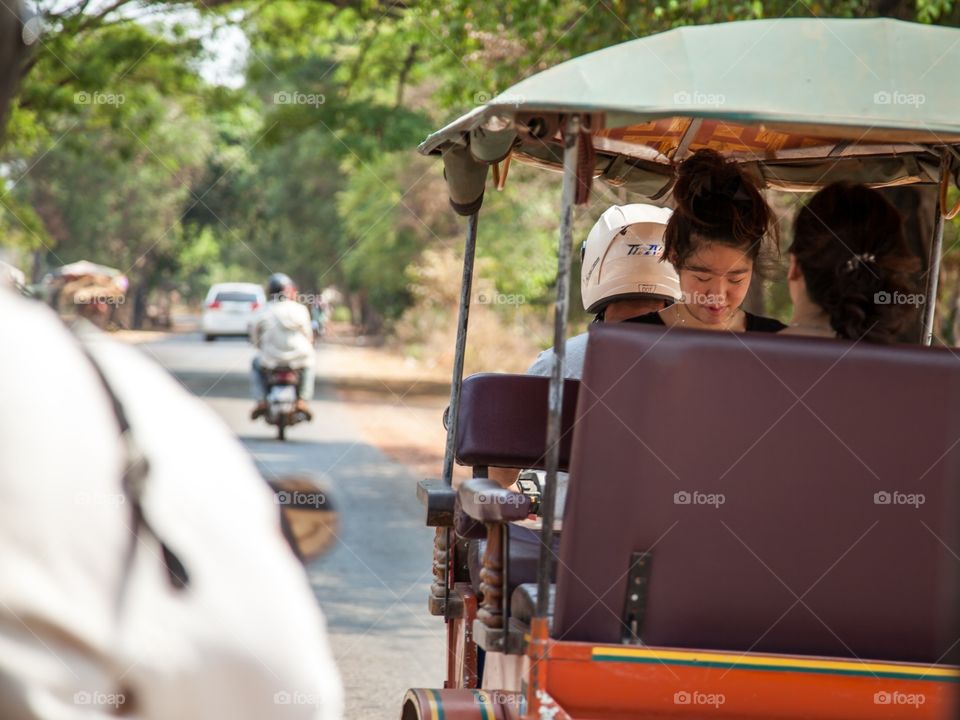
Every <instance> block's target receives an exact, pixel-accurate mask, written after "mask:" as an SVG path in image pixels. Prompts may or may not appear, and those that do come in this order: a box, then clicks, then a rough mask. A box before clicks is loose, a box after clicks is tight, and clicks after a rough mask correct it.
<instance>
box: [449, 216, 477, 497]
mask: <svg viewBox="0 0 960 720" xmlns="http://www.w3.org/2000/svg"><path fill="white" fill-rule="evenodd" d="M478 216H479V211H477V212H475V213H473V214H472V215H469V216H468V217H467V240H466V243H465V244H464V246H463V279H462V280H461V281H460V313H459V316H458V318H457V346H456V350H455V352H454V357H453V378H452V380H451V381H450V405H449V406H448V407H447V444H446V447H445V448H444V450H443V482H444V483H446V484H447V485H448V486H450V485H452V484H453V455H454V450H455V448H454V444H455V443H456V439H457V419H458V417H459V414H460V389H461V387H462V386H463V357H464V354H465V353H466V349H467V326H468V324H469V322H470V298H471V297H472V296H473V263H474V258H475V257H476V253H477V218H478Z"/></svg>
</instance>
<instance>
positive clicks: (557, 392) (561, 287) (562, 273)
mask: <svg viewBox="0 0 960 720" xmlns="http://www.w3.org/2000/svg"><path fill="white" fill-rule="evenodd" d="M579 137H580V116H579V115H573V116H571V117H570V118H569V119H568V120H567V126H566V128H564V132H563V193H562V195H561V207H560V240H559V243H560V244H559V246H558V248H557V305H556V314H555V315H554V320H553V372H552V374H551V375H550V395H549V400H548V408H547V409H548V413H549V414H548V416H547V487H546V488H545V489H544V493H543V501H542V503H541V509H542V518H543V526H542V528H541V532H540V566H539V571H538V572H539V574H538V575H537V617H539V618H545V617H546V616H547V612H548V610H549V600H550V578H551V576H552V575H553V573H552V570H553V522H554V517H555V516H556V507H555V506H556V500H557V466H558V465H559V464H560V434H561V431H562V429H563V428H562V424H563V368H564V359H565V356H566V338H567V306H568V301H569V297H570V265H571V254H572V250H573V248H572V246H573V202H574V192H575V189H576V182H577V140H578V138H579Z"/></svg>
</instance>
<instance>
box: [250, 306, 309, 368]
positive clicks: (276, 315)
mask: <svg viewBox="0 0 960 720" xmlns="http://www.w3.org/2000/svg"><path fill="white" fill-rule="evenodd" d="M250 340H251V341H252V342H253V344H254V345H256V346H257V347H258V348H259V349H260V361H261V363H262V364H263V366H264V367H266V368H273V367H276V366H277V365H288V366H289V367H293V368H302V367H306V366H307V365H309V364H310V363H312V362H313V359H314V349H313V323H312V322H311V319H310V311H309V310H307V308H305V307H304V306H303V305H301V304H300V303H298V302H294V301H293V300H281V301H279V302H278V301H270V302H268V303H267V304H266V305H265V306H264V307H263V309H262V310H261V311H260V312H259V313H257V315H256V316H254V318H253V320H252V321H251V323H250Z"/></svg>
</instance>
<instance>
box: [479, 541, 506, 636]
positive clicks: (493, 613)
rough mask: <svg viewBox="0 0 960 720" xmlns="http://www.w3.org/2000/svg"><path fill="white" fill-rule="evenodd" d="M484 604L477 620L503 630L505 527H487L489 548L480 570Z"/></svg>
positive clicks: (489, 626) (485, 552) (484, 554)
mask: <svg viewBox="0 0 960 720" xmlns="http://www.w3.org/2000/svg"><path fill="white" fill-rule="evenodd" d="M480 592H481V593H482V594H483V602H482V604H481V606H480V610H478V611H477V618H478V619H479V620H480V622H482V623H483V624H484V625H486V626H487V627H488V628H493V629H496V630H499V629H501V628H503V526H502V525H497V524H489V525H487V547H486V550H485V551H484V553H483V569H482V570H480Z"/></svg>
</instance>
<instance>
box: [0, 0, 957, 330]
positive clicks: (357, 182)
mask: <svg viewBox="0 0 960 720" xmlns="http://www.w3.org/2000/svg"><path fill="white" fill-rule="evenodd" d="M90 5H91V4H89V3H87V2H85V0H76V2H75V3H71V2H67V3H64V2H60V1H59V0H58V1H56V2H55V1H54V0H41V1H40V3H39V5H38V8H37V9H38V11H39V12H40V13H41V15H42V17H43V19H44V24H45V27H46V28H47V32H46V34H45V35H44V36H43V38H42V42H41V43H39V44H38V45H37V47H36V52H35V55H34V57H33V59H32V60H31V62H30V64H29V66H28V67H27V68H26V71H25V78H24V81H23V83H22V87H21V93H20V97H19V100H18V102H17V104H16V106H15V108H14V109H13V111H12V112H11V114H10V119H9V125H8V130H7V144H6V146H5V148H4V151H3V155H2V156H0V167H2V168H3V170H4V176H3V177H4V178H5V180H6V183H5V190H4V191H3V192H2V194H0V232H2V237H0V244H3V245H7V246H13V247H16V248H18V249H19V250H20V251H22V252H26V251H31V250H34V249H38V248H40V249H42V248H44V247H46V248H49V249H50V251H49V252H45V257H46V260H47V261H48V262H49V263H50V264H59V262H69V261H72V260H76V259H80V258H88V259H90V260H94V261H100V262H103V263H106V264H109V265H114V266H119V267H121V269H123V270H128V271H129V272H131V274H132V275H133V276H134V280H135V282H137V283H139V284H140V285H141V286H143V287H145V288H147V289H150V288H153V287H171V286H174V285H176V286H178V287H179V288H180V289H181V290H182V291H184V292H185V293H187V294H188V295H190V296H193V297H197V296H199V295H200V294H202V292H203V291H204V290H205V287H206V285H207V284H209V283H210V282H214V281H219V280H228V279H252V280H259V279H262V278H263V277H265V276H266V275H267V274H269V273H270V272H273V271H277V270H282V271H285V272H288V273H290V274H291V275H293V276H294V277H295V278H296V280H297V282H298V283H299V284H300V286H301V287H303V288H304V289H308V290H314V289H320V288H322V287H325V286H327V285H331V284H337V285H340V286H342V287H343V289H345V290H348V291H352V292H355V293H357V294H358V295H359V296H360V297H362V298H364V299H365V302H366V304H367V306H368V307H369V308H370V309H372V310H373V311H374V312H375V313H377V314H379V315H380V316H381V317H382V318H384V319H386V320H388V321H393V320H395V319H397V318H400V317H401V316H402V315H403V314H404V312H405V311H408V310H409V309H410V305H411V303H412V302H414V301H415V300H416V298H415V293H412V292H411V283H413V284H414V285H416V283H417V282H418V281H417V278H418V277H419V276H420V274H422V273H420V270H421V269H422V268H423V267H424V266H425V265H429V264H430V263H431V262H433V264H434V265H435V266H439V265H437V263H436V257H434V258H433V260H431V259H430V258H429V257H427V256H426V255H425V253H427V251H428V250H438V251H443V252H445V253H446V255H447V256H449V255H450V254H451V253H456V252H459V249H460V248H461V247H462V243H463V232H464V227H463V221H462V220H461V219H458V218H457V217H456V216H454V214H453V213H452V212H451V211H450V209H449V206H448V204H447V199H446V191H445V188H444V186H443V181H442V177H441V172H440V168H439V164H438V163H437V162H436V160H435V159H426V158H421V157H419V156H416V155H415V154H414V148H415V146H416V145H417V143H418V142H419V141H420V140H422V139H423V137H424V136H425V135H426V134H427V133H428V132H429V131H430V130H432V129H434V128H436V127H437V126H438V125H439V124H441V123H442V122H443V121H445V120H447V119H449V118H450V117H451V116H454V115H456V114H457V113H459V112H462V111H465V110H468V109H469V108H471V107H473V106H475V105H477V104H479V103H481V102H483V101H484V100H486V99H488V98H489V97H492V96H493V95H494V94H496V93H497V92H499V91H502V90H505V89H506V88H508V87H509V86H511V85H513V84H514V83H516V82H517V81H519V80H520V79H522V78H524V77H527V76H529V75H531V74H533V73H536V72H539V71H540V70H543V69H545V68H547V67H549V66H552V65H554V64H556V63H558V62H561V61H563V60H566V59H568V58H570V57H574V56H578V55H582V54H584V53H587V52H590V51H592V50H596V49H599V48H602V47H606V46H609V45H612V44H615V43H619V42H623V41H627V40H631V39H633V38H635V37H637V36H642V35H646V34H649V33H653V32H658V31H662V30H666V29H669V28H672V27H676V26H680V25H688V24H695V23H711V22H724V21H730V20H749V19H757V18H779V17H783V16H811V15H818V16H820V15H832V16H841V17H870V16H874V15H877V14H879V13H880V12H886V13H889V14H892V15H895V16H897V17H903V18H912V19H919V20H920V21H923V22H938V23H944V24H953V25H956V24H960V3H955V2H952V0H917V2H916V3H915V4H914V3H912V2H910V3H908V2H905V0H904V1H895V2H889V1H888V0H885V1H884V2H882V3H881V2H880V1H879V0H837V1H833V0H831V1H830V2H812V3H799V4H798V3H792V2H787V1H786V0H782V1H781V0H776V1H774V2H764V3H761V2H758V1H757V0H740V1H738V2H708V1H707V0H656V1H654V2H645V3H636V2H629V1H628V0H607V1H606V2H602V3H591V2H587V1H586V0H558V1H556V2H545V1H542V0H536V1H532V2H531V1H530V0H500V1H498V2H492V3H478V2H475V1H474V0H423V1H422V2H417V3H387V2H380V1H379V0H336V1H334V0H314V1H313V2H308V3H304V2H294V1H293V0H277V1H276V2H270V3H262V4H258V5H255V6H254V5H247V4H245V3H240V4H236V5H233V6H232V7H230V8H229V9H221V8H218V7H217V6H218V5H219V3H217V2H213V3H205V4H201V5H199V6H197V8H193V9H190V10H189V12H187V9H188V8H192V6H190V5H189V4H187V3H180V2H171V1H169V0H143V2H136V3H135V2H133V0H120V1H119V2H118V3H108V4H102V5H99V6H97V7H96V8H91V7H90ZM208 6H212V8H213V9H210V8H209V7H208ZM231 22H236V23H238V25H239V27H241V28H242V29H243V30H244V32H245V33H246V36H247V38H248V39H249V42H250V46H251V53H250V56H249V60H248V64H247V67H246V84H245V85H244V86H243V87H241V88H239V89H230V88H225V87H212V86H210V85H209V84H208V83H207V82H205V81H204V80H203V78H202V77H201V76H200V73H199V71H198V67H199V63H200V62H201V60H202V59H203V58H204V56H205V53H206V52H207V51H206V50H205V49H204V48H203V46H202V43H201V42H200V40H199V38H200V36H201V34H202V29H203V28H204V27H206V28H210V27H213V26H214V25H216V24H224V23H231ZM557 197H558V178H557V177H556V176H552V175H548V174H544V173H539V172H537V171H533V170H530V169H527V168H523V167H518V166H516V165H515V166H514V168H513V169H512V170H511V174H510V177H509V182H508V183H507V188H506V190H505V192H503V193H497V192H496V191H494V190H493V189H490V190H488V193H487V200H486V203H485V208H484V213H483V214H482V217H481V220H480V244H479V251H478V266H477V267H478V274H479V278H478V283H479V284H480V285H483V286H484V287H489V288H492V289H494V290H495V291H496V292H499V293H503V294H507V295H515V296H522V297H523V298H524V300H525V306H526V309H527V310H528V311H531V312H532V311H537V312H540V313H541V314H543V310H544V309H545V306H546V305H548V304H549V303H550V298H551V296H552V292H553V291H552V282H553V279H554V269H555V257H556V250H555V243H556V234H557ZM624 200H625V199H624V198H618V197H615V196H613V194H611V193H608V194H606V195H604V194H602V193H600V192H598V193H597V194H596V197H595V203H594V206H593V207H591V208H590V209H589V210H587V211H585V212H584V211H581V212H579V213H578V217H577V224H576V227H575V237H576V238H577V239H578V240H579V239H580V238H582V237H584V235H585V233H586V232H587V229H588V228H589V227H590V224H591V223H592V222H593V219H594V218H595V217H596V215H598V214H599V213H600V212H601V211H602V210H603V209H604V207H606V205H608V204H610V203H611V202H618V201H624ZM418 273H420V274H418ZM458 280H459V278H458V277H451V278H450V283H451V284H452V285H455V284H456V283H457V282H458ZM771 292H772V293H773V294H772V295H771V296H770V298H769V299H770V300H771V301H772V302H773V303H774V304H775V305H778V306H779V304H782V303H783V302H784V298H782V297H780V296H777V295H776V293H775V292H773V291H771ZM489 310H490V312H492V313H495V314H500V315H501V316H502V317H503V318H505V319H509V317H512V316H509V314H510V313H512V312H515V308H510V307H491V308H490V309H489ZM572 313H573V315H575V316H578V315H579V310H578V305H577V297H576V288H574V298H573V302H572ZM508 316H509V317H508Z"/></svg>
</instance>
